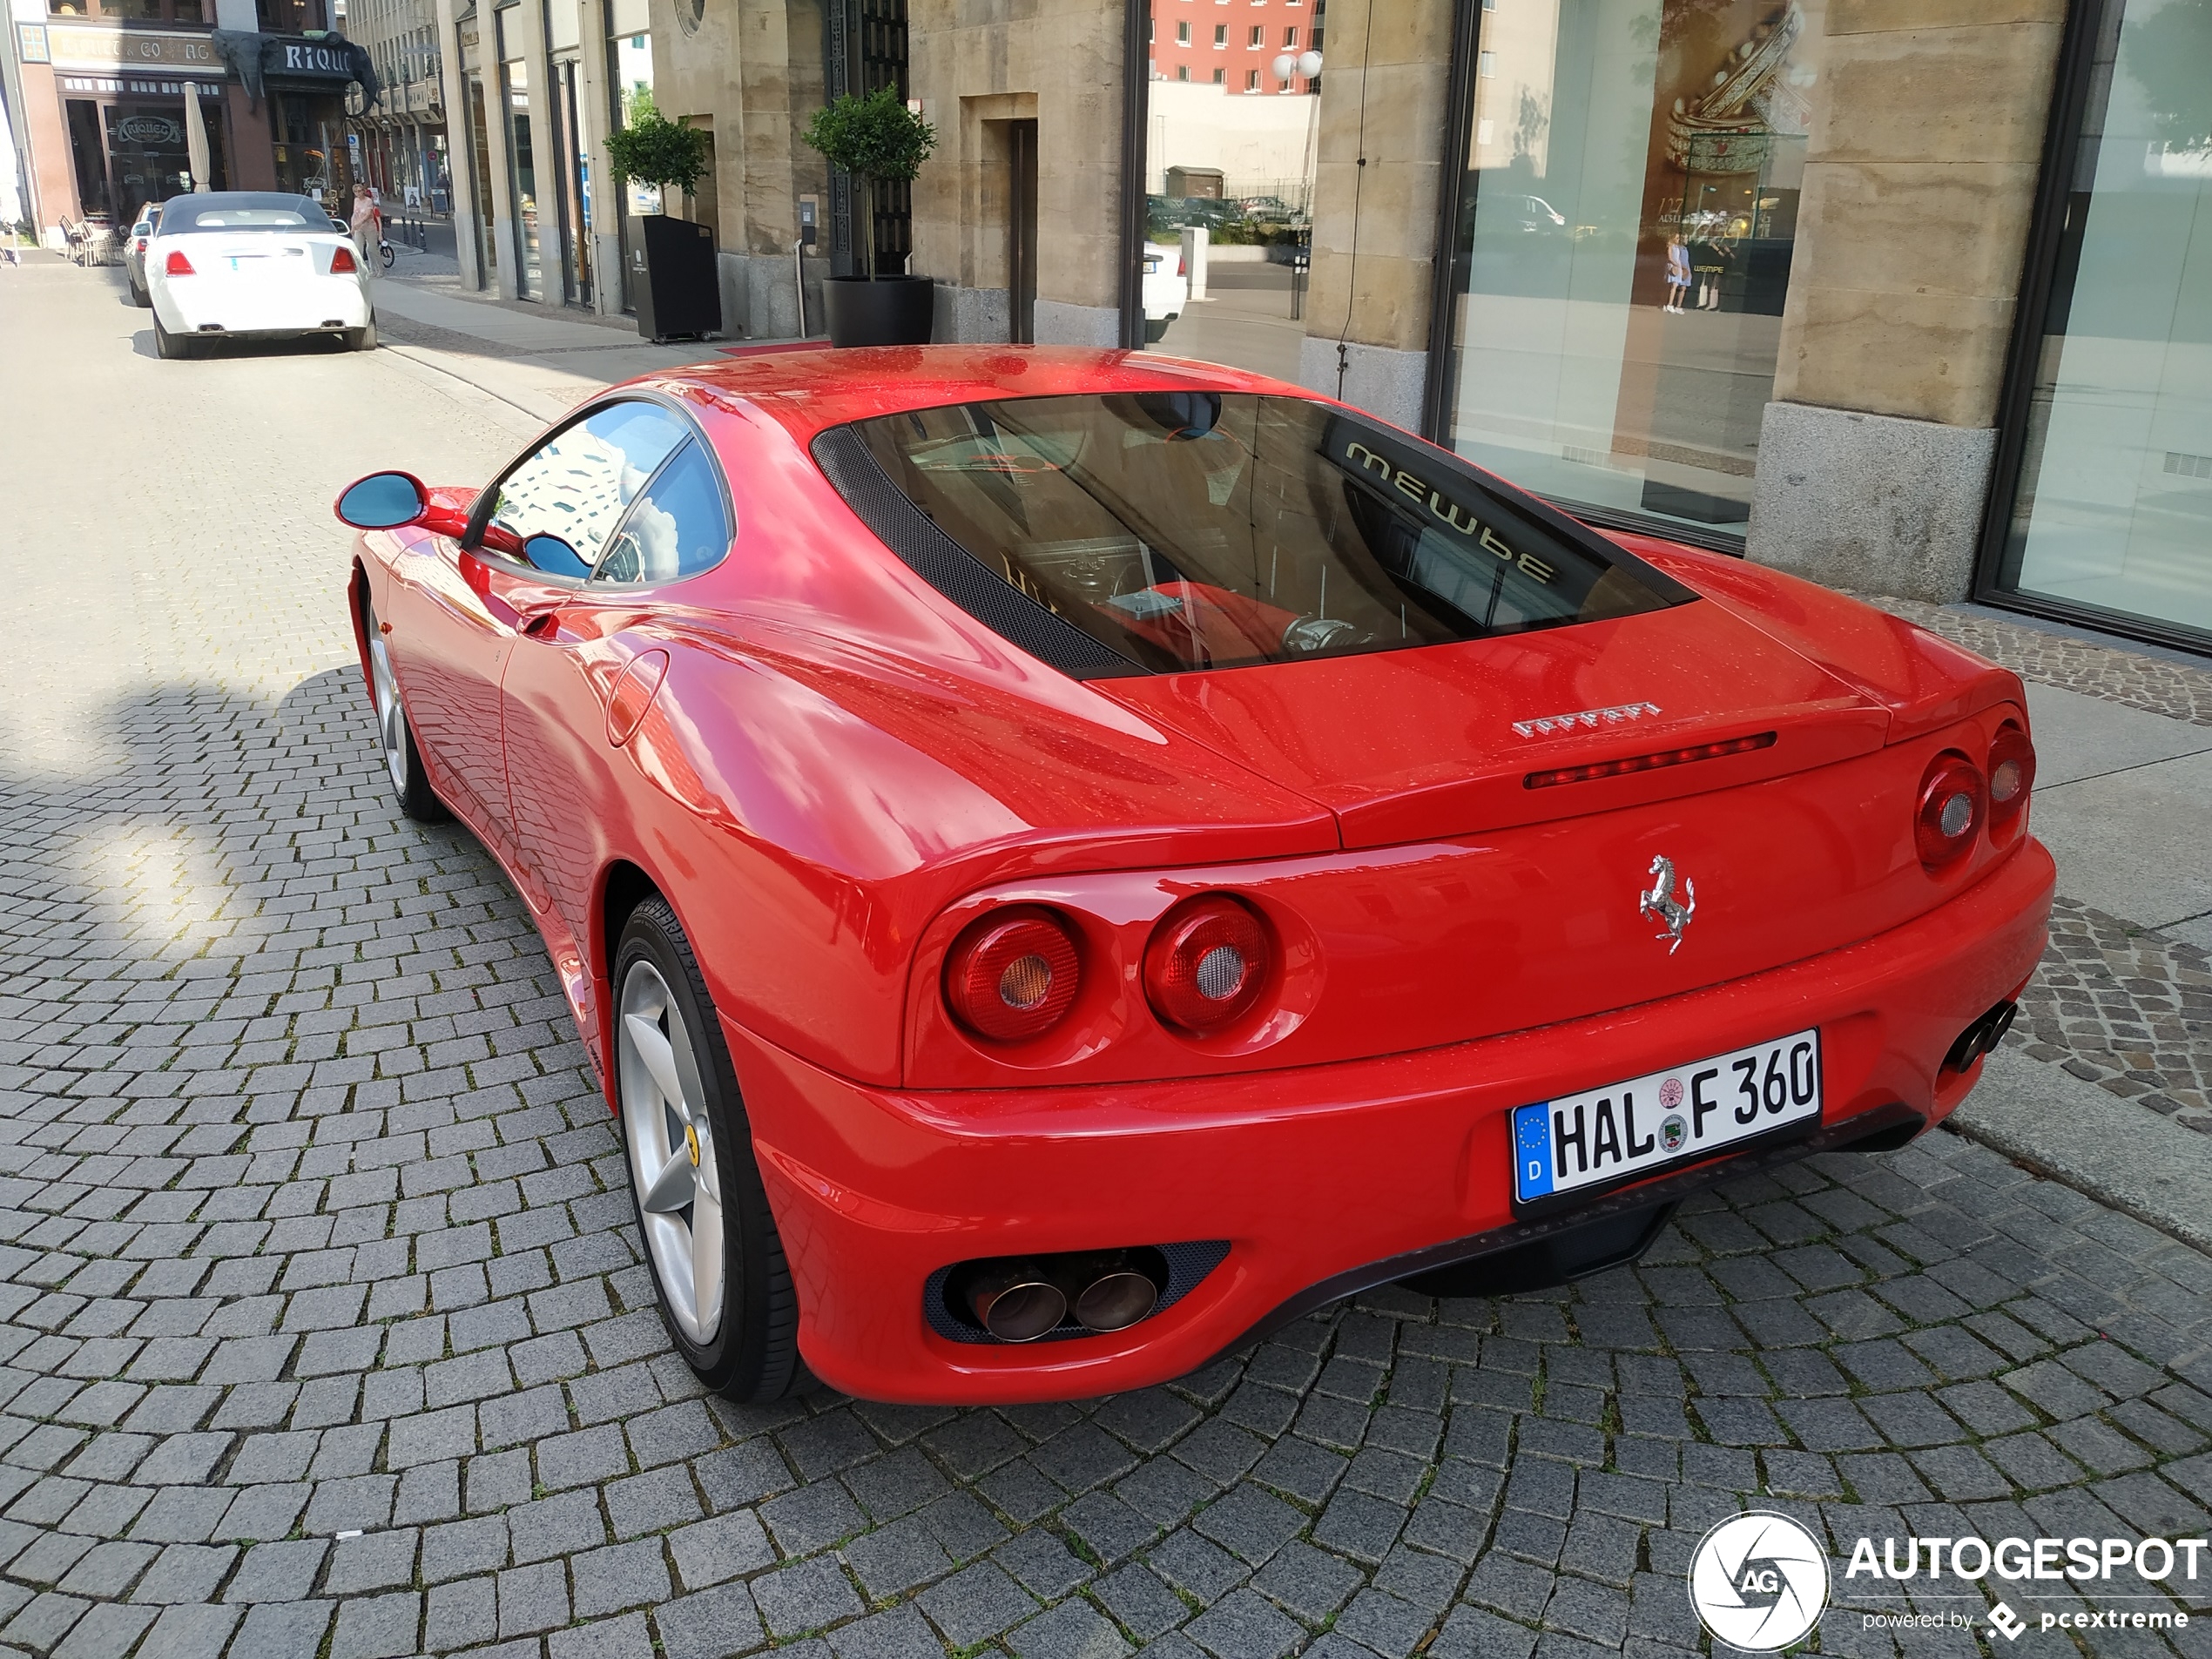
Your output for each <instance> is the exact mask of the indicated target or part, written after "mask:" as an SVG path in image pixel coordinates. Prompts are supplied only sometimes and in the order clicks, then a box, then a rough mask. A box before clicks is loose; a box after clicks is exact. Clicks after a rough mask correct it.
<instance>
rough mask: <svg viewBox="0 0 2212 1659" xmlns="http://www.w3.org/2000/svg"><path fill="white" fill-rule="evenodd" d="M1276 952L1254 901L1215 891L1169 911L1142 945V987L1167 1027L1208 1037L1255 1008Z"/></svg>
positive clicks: (1153, 1008)
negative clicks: (1249, 903) (1250, 903)
mask: <svg viewBox="0 0 2212 1659" xmlns="http://www.w3.org/2000/svg"><path fill="white" fill-rule="evenodd" d="M1271 961H1272V949H1271V946H1270V945H1269V943H1268V937H1267V929H1266V928H1265V927H1264V926H1262V925H1261V922H1260V920H1259V918H1258V916H1256V915H1254V914H1252V912H1251V907H1249V906H1246V905H1244V904H1243V903H1240V902H1239V901H1238V900H1235V899H1232V898H1230V897H1229V896H1228V895H1226V894H1213V895H1211V896H1210V897H1207V898H1203V899H1194V900H1190V902H1189V903H1188V904H1184V905H1180V906H1178V907H1176V908H1175V909H1173V910H1170V912H1168V914H1166V915H1165V916H1164V917H1163V918H1162V919H1161V921H1160V925H1159V926H1158V927H1156V928H1154V929H1153V930H1152V942H1151V943H1150V944H1149V945H1147V946H1146V947H1145V948H1144V992H1145V995H1147V996H1148V997H1150V999H1151V1002H1152V1011H1153V1012H1154V1013H1156V1014H1157V1015H1159V1016H1160V1018H1162V1019H1163V1020H1164V1021H1166V1022H1168V1023H1169V1024H1170V1025H1173V1026H1180V1027H1181V1028H1183V1029H1184V1030H1186V1031H1191V1032H1196V1033H1198V1034H1200V1035H1204V1034H1205V1033H1207V1032H1211V1031H1218V1030H1220V1029H1221V1028H1223V1027H1224V1026H1227V1025H1231V1024H1233V1023H1235V1022H1237V1021H1238V1020H1240V1019H1242V1018H1243V1017H1244V1015H1246V1014H1248V1013H1250V1012H1251V1008H1252V1005H1253V1004H1254V1003H1256V1002H1258V1001H1259V995H1260V992H1261V990H1262V989H1263V988H1264V987H1265V986H1266V983H1267V974H1268V968H1269V967H1270V966H1271Z"/></svg>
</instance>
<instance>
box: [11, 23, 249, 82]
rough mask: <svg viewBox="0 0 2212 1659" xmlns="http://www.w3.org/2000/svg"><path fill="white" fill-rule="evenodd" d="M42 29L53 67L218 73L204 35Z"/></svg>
mask: <svg viewBox="0 0 2212 1659" xmlns="http://www.w3.org/2000/svg"><path fill="white" fill-rule="evenodd" d="M19 32H20V31H19ZM45 32H46V44H47V47H48V49H49V50H50V51H51V53H52V55H53V62H54V64H55V65H56V67H57V68H62V69H107V70H114V69H168V70H199V71H203V72H205V73H207V74H211V75H213V74H220V73H221V72H222V64H221V62H220V61H219V59H218V58H217V57H216V56H215V48H214V47H213V45H212V44H210V43H209V41H208V38H207V37H206V35H169V34H155V33H151V32H148V31H146V30H137V29H116V28H106V29H86V28H79V27H77V26H75V25H73V24H58V23H55V24H47V25H46V30H45Z"/></svg>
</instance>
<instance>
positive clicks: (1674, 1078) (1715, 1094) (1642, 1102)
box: [1513, 1029, 1820, 1204]
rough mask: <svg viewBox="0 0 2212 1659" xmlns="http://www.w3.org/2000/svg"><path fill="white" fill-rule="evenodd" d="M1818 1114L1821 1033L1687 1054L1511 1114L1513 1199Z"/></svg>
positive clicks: (1645, 1170) (1658, 1163)
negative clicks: (1707, 1054) (1675, 1062)
mask: <svg viewBox="0 0 2212 1659" xmlns="http://www.w3.org/2000/svg"><path fill="white" fill-rule="evenodd" d="M1819 1116H1820V1033H1819V1031H1818V1030H1817V1029H1814V1030H1811V1031H1796V1032H1792V1033H1791V1035H1788V1036H1786V1037H1777V1038H1775V1039H1774V1041H1773V1042H1755V1043H1753V1044H1752V1045H1751V1046H1750V1048H1748V1049H1736V1050H1734V1051H1733V1052H1731V1053H1729V1054H1723V1055H1714V1056H1713V1057H1712V1058H1710V1060H1697V1061H1692V1062H1690V1063H1689V1064H1688V1065H1683V1066H1676V1067H1673V1068H1672V1069H1669V1070H1666V1071H1655V1072H1653V1073H1651V1074H1650V1075H1649V1076H1643V1077H1635V1078H1631V1079H1630V1080H1629V1082H1624V1083H1612V1084H1608V1086H1607V1087H1605V1088H1603V1089H1589V1090H1587V1091H1586V1092H1584V1093H1582V1094H1580V1095H1566V1096H1561V1098H1559V1099H1557V1100H1551V1101H1540V1102H1538V1103H1536V1104H1534V1105H1533V1106H1520V1107H1516V1108H1514V1114H1513V1152H1514V1170H1513V1177H1514V1179H1513V1187H1514V1199H1515V1200H1516V1201H1517V1202H1519V1203H1521V1204H1528V1203H1531V1202H1532V1201H1534V1200H1535V1199H1538V1198H1547V1197H1554V1196H1555V1195H1557V1194H1559V1193H1562V1192H1573V1191H1575V1190H1577V1189H1579V1188H1582V1187H1594V1186H1597V1185H1599V1184H1608V1185H1610V1184H1613V1183H1615V1182H1617V1181H1619V1180H1620V1179H1621V1178H1622V1177H1624V1176H1628V1177H1636V1176H1644V1175H1649V1174H1653V1173H1655V1172H1656V1171H1658V1170H1662V1169H1665V1168H1666V1167H1667V1166H1668V1165H1669V1164H1672V1163H1689V1162H1691V1161H1692V1160H1694V1159H1697V1158H1702V1157H1709V1156H1710V1155H1711V1154H1712V1153H1713V1152H1715V1151H1717V1150H1721V1149H1722V1148H1724V1147H1728V1146H1731V1145H1733V1144H1735V1143H1737V1142H1738V1141H1748V1140H1750V1139H1751V1138H1752V1137H1753V1136H1759V1135H1765V1134H1768V1133H1770V1131H1772V1130H1777V1129H1781V1128H1783V1127H1784V1126H1786V1125H1788V1124H1791V1123H1802V1122H1803V1121H1804V1120H1805V1119H1807V1118H1814V1119H1817V1118H1818V1117H1819Z"/></svg>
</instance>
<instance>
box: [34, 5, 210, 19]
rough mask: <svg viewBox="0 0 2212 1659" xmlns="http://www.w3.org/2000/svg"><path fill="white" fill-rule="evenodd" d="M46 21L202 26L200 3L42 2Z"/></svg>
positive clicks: (202, 14) (203, 16)
mask: <svg viewBox="0 0 2212 1659" xmlns="http://www.w3.org/2000/svg"><path fill="white" fill-rule="evenodd" d="M46 15H47V16H48V17H105V18H107V19H108V20H110V21H111V22H114V23H202V22H205V21H206V17H205V14H204V12H203V10H202V9H201V0H46Z"/></svg>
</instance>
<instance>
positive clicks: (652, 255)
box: [630, 213, 722, 341]
mask: <svg viewBox="0 0 2212 1659" xmlns="http://www.w3.org/2000/svg"><path fill="white" fill-rule="evenodd" d="M637 223H638V224H639V225H640V226H644V235H643V237H642V240H643V242H644V246H643V248H642V249H641V250H640V252H641V253H643V255H644V268H643V269H639V268H638V267H637V266H634V265H633V266H631V272H630V302H631V305H633V306H634V307H637V332H638V333H639V334H643V335H644V337H645V338H646V339H648V340H655V341H658V340H671V339H673V338H674V337H675V336H677V335H678V334H697V335H699V336H700V337H701V338H704V337H705V336H706V335H708V334H720V333H721V332H722V284H721V281H720V280H719V277H718V273H717V272H716V270H715V260H714V233H713V232H711V231H710V230H708V229H707V227H706V226H704V225H700V224H696V223H694V222H693V221H692V220H691V219H678V218H676V217H675V216H673V215H672V214H669V213H653V214H651V215H649V216H647V217H646V218H644V219H639V220H638V221H637Z"/></svg>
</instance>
